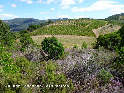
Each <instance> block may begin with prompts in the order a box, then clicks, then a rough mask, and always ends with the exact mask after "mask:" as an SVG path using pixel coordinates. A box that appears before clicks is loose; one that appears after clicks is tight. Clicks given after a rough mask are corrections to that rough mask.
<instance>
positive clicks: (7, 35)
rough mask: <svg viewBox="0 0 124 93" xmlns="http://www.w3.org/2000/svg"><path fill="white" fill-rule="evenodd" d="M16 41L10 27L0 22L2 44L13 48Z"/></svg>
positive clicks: (0, 40)
mask: <svg viewBox="0 0 124 93" xmlns="http://www.w3.org/2000/svg"><path fill="white" fill-rule="evenodd" d="M14 41H15V36H14V34H13V33H12V32H10V27H9V26H8V25H7V24H5V23H3V22H2V21H1V20H0V42H1V43H2V44H3V45H4V46H9V47H10V46H13V44H14Z"/></svg>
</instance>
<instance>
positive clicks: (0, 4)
mask: <svg viewBox="0 0 124 93" xmlns="http://www.w3.org/2000/svg"><path fill="white" fill-rule="evenodd" d="M119 13H124V0H0V19H2V20H5V19H13V18H36V19H41V20H43V19H53V18H65V17H68V18H86V17H89V18H95V19H98V18H106V17H108V16H110V15H113V14H119Z"/></svg>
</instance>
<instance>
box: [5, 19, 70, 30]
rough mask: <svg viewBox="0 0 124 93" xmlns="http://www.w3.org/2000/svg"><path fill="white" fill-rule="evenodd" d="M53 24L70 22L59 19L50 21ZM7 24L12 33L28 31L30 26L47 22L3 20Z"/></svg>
mask: <svg viewBox="0 0 124 93" xmlns="http://www.w3.org/2000/svg"><path fill="white" fill-rule="evenodd" d="M49 20H51V21H53V22H56V21H58V20H68V18H59V19H49ZM3 21H4V22H5V23H7V24H8V25H9V26H10V28H11V31H14V32H16V31H21V30H26V29H27V28H28V26H29V25H39V24H40V23H45V22H47V20H38V19H34V18H15V19H11V20H3Z"/></svg>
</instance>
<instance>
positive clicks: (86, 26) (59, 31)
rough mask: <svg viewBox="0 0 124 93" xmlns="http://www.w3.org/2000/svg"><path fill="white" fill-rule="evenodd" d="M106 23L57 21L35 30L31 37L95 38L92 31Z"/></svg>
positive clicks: (85, 20)
mask: <svg viewBox="0 0 124 93" xmlns="http://www.w3.org/2000/svg"><path fill="white" fill-rule="evenodd" d="M106 23H107V22H106V21H103V20H91V19H74V20H66V21H57V22H56V23H53V24H50V25H48V26H45V27H42V28H39V29H37V30H35V31H34V32H32V33H31V35H33V36H34V35H78V36H95V35H94V33H93V31H92V30H93V29H97V28H99V27H101V26H104V25H105V24H106Z"/></svg>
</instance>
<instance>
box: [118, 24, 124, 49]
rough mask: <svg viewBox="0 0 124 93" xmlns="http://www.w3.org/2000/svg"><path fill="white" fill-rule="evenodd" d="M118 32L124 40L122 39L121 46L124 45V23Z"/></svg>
mask: <svg viewBox="0 0 124 93" xmlns="http://www.w3.org/2000/svg"><path fill="white" fill-rule="evenodd" d="M118 33H119V34H120V36H121V38H122V40H121V45H120V46H121V47H123V46H124V25H123V26H122V27H121V29H120V30H119V31H118Z"/></svg>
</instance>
